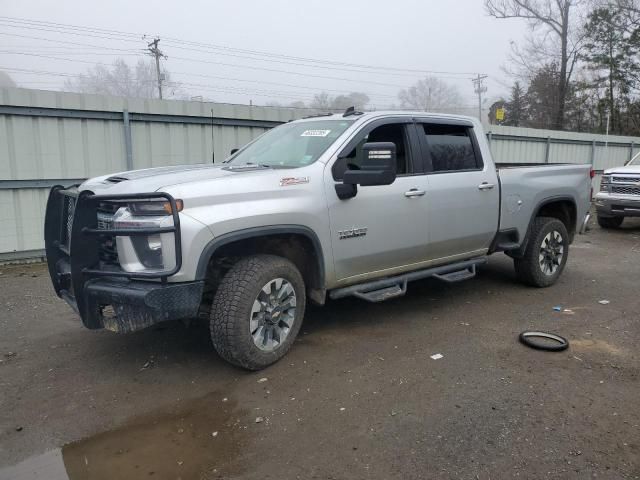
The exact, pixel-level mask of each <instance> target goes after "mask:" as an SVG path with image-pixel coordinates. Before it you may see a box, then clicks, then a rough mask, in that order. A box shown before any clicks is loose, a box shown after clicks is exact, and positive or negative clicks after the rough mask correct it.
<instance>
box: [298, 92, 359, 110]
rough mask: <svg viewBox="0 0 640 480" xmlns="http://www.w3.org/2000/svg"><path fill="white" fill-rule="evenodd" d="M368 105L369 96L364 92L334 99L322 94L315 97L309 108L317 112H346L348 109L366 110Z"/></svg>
mask: <svg viewBox="0 0 640 480" xmlns="http://www.w3.org/2000/svg"><path fill="white" fill-rule="evenodd" d="M368 103H369V96H368V95H367V94H366V93H362V92H351V93H349V94H346V95H338V96H337V97H332V96H331V95H329V94H328V93H327V92H321V93H318V94H317V95H314V96H313V100H312V101H311V103H309V107H311V108H314V109H316V110H344V109H346V108H348V107H356V109H364V108H365V107H366V106H367V104H368Z"/></svg>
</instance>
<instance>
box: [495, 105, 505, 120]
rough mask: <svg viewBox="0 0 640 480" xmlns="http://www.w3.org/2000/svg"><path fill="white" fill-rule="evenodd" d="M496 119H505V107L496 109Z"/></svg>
mask: <svg viewBox="0 0 640 480" xmlns="http://www.w3.org/2000/svg"><path fill="white" fill-rule="evenodd" d="M496 120H499V121H503V120H504V108H497V109H496Z"/></svg>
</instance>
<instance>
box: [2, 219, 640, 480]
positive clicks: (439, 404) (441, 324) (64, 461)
mask: <svg viewBox="0 0 640 480" xmlns="http://www.w3.org/2000/svg"><path fill="white" fill-rule="evenodd" d="M0 272H2V274H0V305H1V306H2V307H1V311H2V315H0V329H1V332H2V334H1V335H0V466H2V467H4V468H0V478H2V479H3V480H4V479H5V478H18V477H19V478H51V479H53V478H61V479H62V478H66V477H67V476H68V477H69V478H71V479H85V478H87V479H93V478H96V479H98V478H105V479H106V478H109V479H113V478H172V479H175V478H182V479H190V478H224V479H227V478H243V479H269V478H272V479H276V478H278V479H295V478H300V479H315V478H322V479H361V478H362V479H390V478H403V479H423V478H435V479H440V478H442V479H454V478H455V479H490V478H493V479H496V478H515V477H520V478H527V479H534V478H545V479H548V478H561V479H572V478H575V479H583V478H590V477H594V478H595V477H598V478H605V479H618V478H640V426H639V424H640V407H639V405H640V400H639V399H640V379H639V376H638V375H639V367H640V359H639V355H638V345H639V344H640V326H639V322H638V315H639V313H640V295H639V294H638V293H639V291H638V285H639V284H640V221H635V222H626V223H625V228H624V229H623V230H620V231H603V230H601V229H599V228H598V227H597V226H596V227H593V229H592V230H591V231H590V232H589V233H588V234H587V235H585V236H581V237H580V238H578V239H577V241H576V243H575V244H574V245H573V246H572V248H571V253H570V259H569V263H568V266H567V269H566V270H565V273H564V275H563V276H562V277H561V279H560V281H559V282H558V284H557V285H555V286H554V287H551V288H548V289H542V290H539V289H531V288H527V287H524V286H522V285H519V284H518V283H515V281H514V274H513V269H512V264H511V261H510V260H509V259H508V258H507V257H506V256H504V255H496V256H494V257H491V259H490V262H489V264H488V265H487V266H486V267H483V268H482V269H481V271H480V273H479V275H478V277H477V278H476V279H473V280H470V281H467V282H463V283H459V284H453V285H447V284H442V283H439V282H437V281H431V280H427V281H422V282H417V283H414V284H411V285H410V286H409V292H408V294H407V296H406V297H404V298H400V299H396V300H392V301H389V302H387V303H384V304H378V305H373V304H368V303H365V302H362V301H359V300H356V299H346V300H341V301H335V302H331V303H330V304H329V305H327V306H326V307H325V308H312V309H310V310H309V311H308V313H307V318H306V320H305V324H304V325H303V329H302V334H301V336H300V338H299V340H298V341H297V342H296V344H295V345H294V347H293V349H292V350H291V352H290V353H289V355H288V356H287V357H285V359H283V360H282V361H281V362H279V363H278V364H276V365H274V366H272V367H270V368H268V369H266V370H264V371H262V372H255V373H248V372H244V371H242V370H238V369H236V368H234V367H231V366H229V365H227V364H226V363H224V362H223V361H222V360H220V359H219V358H218V357H217V355H216V354H215V352H214V351H213V350H212V348H211V345H210V340H209V338H208V332H207V328H206V326H205V325H192V326H191V327H190V328H185V326H183V325H182V324H180V323H175V324H173V323H172V324H167V325H163V326H160V327H158V328H153V329H150V330H146V331H142V332H138V333H135V334H130V335H125V336H119V335H116V334H112V333H110V332H106V331H89V330H86V329H84V328H83V327H81V325H80V323H79V321H78V320H77V319H76V317H75V316H74V315H73V313H72V312H71V310H70V309H69V308H68V307H67V306H66V305H65V304H64V302H62V301H61V300H59V299H57V298H56V297H55V295H54V294H53V292H52V289H51V287H50V284H49V279H48V276H47V273H46V270H45V268H44V267H43V266H42V265H35V266H22V267H0ZM600 300H609V302H610V303H609V304H607V305H602V304H600V303H599V301H600ZM559 305H561V306H562V308H563V309H569V310H570V312H564V311H563V312H556V311H554V310H553V307H554V306H559ZM529 328H533V329H542V330H549V331H554V332H557V333H559V334H561V335H564V336H566V337H567V338H569V339H570V342H571V346H570V348H569V349H568V350H566V351H564V352H560V353H548V352H540V351H535V350H532V349H529V348H527V347H525V346H523V345H521V344H519V343H518V340H517V336H518V334H519V333H520V332H521V331H523V330H525V329H529ZM438 353H440V354H442V355H443V357H442V358H441V359H439V360H432V359H431V358H430V357H431V355H434V354H438ZM43 454H44V455H43ZM19 462H22V463H19ZM16 463H19V465H18V466H17V467H10V466H11V465H14V464H16ZM65 471H66V473H65ZM38 472H39V473H38ZM38 475H41V476H39V477H38Z"/></svg>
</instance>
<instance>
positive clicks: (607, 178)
mask: <svg viewBox="0 0 640 480" xmlns="http://www.w3.org/2000/svg"><path fill="white" fill-rule="evenodd" d="M610 184H611V175H603V176H602V178H601V179H600V191H601V192H605V191H607V190H609V185H610Z"/></svg>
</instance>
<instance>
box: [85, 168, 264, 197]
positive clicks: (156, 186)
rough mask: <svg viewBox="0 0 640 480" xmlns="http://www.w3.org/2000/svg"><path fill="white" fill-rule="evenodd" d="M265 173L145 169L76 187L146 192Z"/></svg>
mask: <svg viewBox="0 0 640 480" xmlns="http://www.w3.org/2000/svg"><path fill="white" fill-rule="evenodd" d="M265 171H269V169H264V168H261V167H259V166H246V167H230V166H227V165H211V164H197V165H178V166H172V167H157V168H146V169H143V170H131V171H128V172H119V173H114V174H110V175H103V176H101V177H95V178H90V179H89V180H87V181H86V182H84V183H83V184H82V185H80V189H81V190H91V191H92V192H94V193H97V194H103V195H107V194H108V195H118V194H127V193H149V192H157V191H158V190H161V189H163V188H164V187H170V186H174V185H179V184H182V183H189V182H196V181H203V180H213V179H217V178H222V177H226V176H230V175H231V176H235V175H238V174H243V175H250V174H251V173H254V174H255V173H263V172H265Z"/></svg>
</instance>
